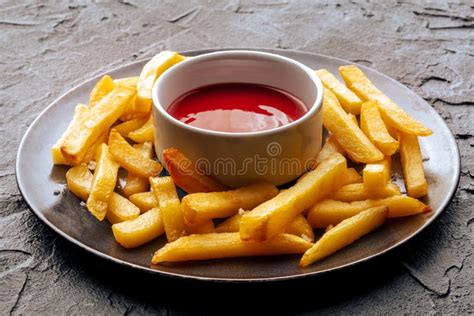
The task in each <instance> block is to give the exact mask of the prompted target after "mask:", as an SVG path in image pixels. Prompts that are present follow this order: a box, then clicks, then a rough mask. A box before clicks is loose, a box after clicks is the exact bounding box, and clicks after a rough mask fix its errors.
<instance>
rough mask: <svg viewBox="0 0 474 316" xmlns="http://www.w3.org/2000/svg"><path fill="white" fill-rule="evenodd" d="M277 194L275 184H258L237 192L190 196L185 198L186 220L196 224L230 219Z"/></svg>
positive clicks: (184, 210)
mask: <svg viewBox="0 0 474 316" xmlns="http://www.w3.org/2000/svg"><path fill="white" fill-rule="evenodd" d="M277 194H278V189H277V187H275V186H274V185H273V184H271V183H266V182H258V183H254V184H251V185H247V186H244V187H241V188H238V189H236V190H229V191H223V192H208V193H192V194H188V195H186V196H185V197H184V198H183V201H182V208H183V212H184V216H185V217H186V220H188V221H189V222H190V223H195V222H201V221H204V220H209V219H213V218H223V217H229V216H232V215H234V214H236V213H237V212H238V211H239V209H244V210H248V209H252V208H254V207H256V206H257V205H259V204H261V203H263V202H265V201H267V200H269V199H271V198H273V197H274V196H275V195H277Z"/></svg>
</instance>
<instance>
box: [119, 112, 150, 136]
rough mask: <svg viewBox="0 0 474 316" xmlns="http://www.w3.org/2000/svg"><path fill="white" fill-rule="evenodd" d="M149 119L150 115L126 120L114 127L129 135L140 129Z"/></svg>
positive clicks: (124, 134)
mask: <svg viewBox="0 0 474 316" xmlns="http://www.w3.org/2000/svg"><path fill="white" fill-rule="evenodd" d="M148 120H149V117H142V118H137V119H133V120H130V121H125V122H123V123H121V124H118V125H115V126H114V128H115V130H116V131H117V132H119V134H120V135H122V136H123V137H128V134H129V133H131V132H133V131H135V130H137V129H139V128H140V127H142V126H143V125H145V123H146V122H147V121H148Z"/></svg>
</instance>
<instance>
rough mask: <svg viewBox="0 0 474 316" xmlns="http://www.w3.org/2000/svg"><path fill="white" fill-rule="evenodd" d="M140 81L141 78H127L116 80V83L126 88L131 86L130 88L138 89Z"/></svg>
mask: <svg viewBox="0 0 474 316" xmlns="http://www.w3.org/2000/svg"><path fill="white" fill-rule="evenodd" d="M138 79H139V77H126V78H120V79H115V80H114V83H115V84H121V85H124V86H129V87H130V88H133V89H136V88H137V84H138Z"/></svg>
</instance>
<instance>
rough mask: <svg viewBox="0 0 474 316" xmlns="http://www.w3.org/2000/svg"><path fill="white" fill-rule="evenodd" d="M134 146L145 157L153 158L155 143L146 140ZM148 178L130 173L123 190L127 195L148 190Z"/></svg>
mask: <svg viewBox="0 0 474 316" xmlns="http://www.w3.org/2000/svg"><path fill="white" fill-rule="evenodd" d="M133 148H135V149H136V150H138V151H139V152H140V153H141V154H142V156H143V157H145V158H147V159H151V158H152V157H153V144H152V143H149V142H146V143H143V144H135V145H133ZM148 186H149V183H148V179H147V178H145V177H140V176H138V175H136V174H133V173H128V174H127V176H126V177H125V187H124V188H123V190H122V192H123V194H124V195H125V196H130V195H132V194H135V193H140V192H145V191H148Z"/></svg>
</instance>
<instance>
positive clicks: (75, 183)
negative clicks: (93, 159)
mask: <svg viewBox="0 0 474 316" xmlns="http://www.w3.org/2000/svg"><path fill="white" fill-rule="evenodd" d="M92 178H93V175H92V172H90V171H89V169H88V168H87V165H86V164H85V163H81V164H80V165H77V166H74V167H72V168H70V169H69V170H68V171H67V172H66V181H67V187H68V189H69V191H71V192H72V193H73V194H74V195H75V196H77V197H78V198H80V199H81V200H83V201H87V198H88V197H89V192H90V189H91V186H92Z"/></svg>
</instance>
